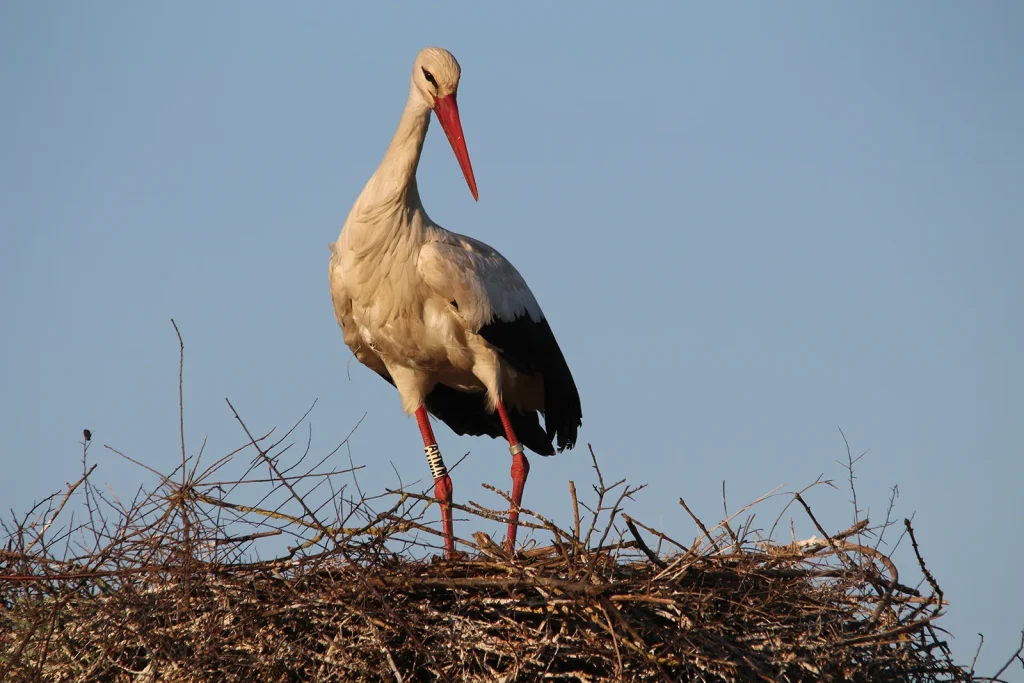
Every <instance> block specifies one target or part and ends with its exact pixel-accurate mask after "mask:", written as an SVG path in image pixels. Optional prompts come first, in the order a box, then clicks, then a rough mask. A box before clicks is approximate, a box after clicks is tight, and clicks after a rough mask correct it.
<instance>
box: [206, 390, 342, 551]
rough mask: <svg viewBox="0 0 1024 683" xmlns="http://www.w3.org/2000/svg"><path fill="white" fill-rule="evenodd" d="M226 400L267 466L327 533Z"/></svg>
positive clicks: (317, 525) (321, 529)
mask: <svg viewBox="0 0 1024 683" xmlns="http://www.w3.org/2000/svg"><path fill="white" fill-rule="evenodd" d="M224 400H225V401H227V404H228V407H229V408H231V412H232V413H233V414H234V416H235V419H236V420H238V424H240V425H242V429H243V430H245V435H246V436H248V437H249V441H250V442H251V443H252V445H253V447H254V448H255V449H256V452H257V453H259V455H260V457H261V458H263V460H264V462H266V463H267V466H268V467H270V470H271V471H272V472H273V473H274V476H276V477H277V478H278V479H279V480H280V481H281V483H282V484H284V486H285V488H287V489H288V492H289V493H290V494H291V495H292V498H294V499H295V501H296V502H297V503H298V504H299V505H301V506H302V509H303V511H304V512H305V513H306V514H307V515H308V516H309V518H310V519H312V520H313V523H314V524H315V525H316V527H315V528H316V529H318V530H319V531H320V532H321V533H325V531H324V530H325V528H326V527H324V525H323V524H321V523H320V520H319V519H317V517H316V514H314V513H313V511H312V510H310V509H309V506H308V505H306V501H305V500H303V498H302V496H300V495H299V494H298V493H296V492H295V489H294V488H293V487H292V485H291V484H290V483H289V482H288V480H286V479H283V478H282V477H281V472H279V471H278V469H277V466H276V465H275V464H274V461H273V460H272V459H271V458H270V456H268V455H267V453H266V452H265V451H264V450H263V449H262V448H260V447H259V446H258V445H257V444H256V440H255V439H253V437H252V434H250V433H249V428H248V427H246V426H245V422H243V421H242V418H241V417H240V416H239V415H238V411H237V410H235V407H234V406H233V405H231V401H230V400H229V399H227V398H225V399H224Z"/></svg>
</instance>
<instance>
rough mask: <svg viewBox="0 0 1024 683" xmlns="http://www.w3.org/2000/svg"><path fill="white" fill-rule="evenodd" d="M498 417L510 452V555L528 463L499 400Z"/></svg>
mask: <svg viewBox="0 0 1024 683" xmlns="http://www.w3.org/2000/svg"><path fill="white" fill-rule="evenodd" d="M498 416H499V417H501V424H502V426H503V427H504V428H505V438H507V439H508V449H509V451H511V452H512V506H511V507H510V508H509V511H508V536H507V537H506V539H505V552H507V553H508V554H509V555H511V554H513V553H514V552H515V549H516V531H517V530H518V528H519V508H520V506H522V504H523V489H524V488H525V487H526V475H528V474H529V473H530V462H529V461H528V460H527V459H526V456H525V455H524V454H523V444H521V443H519V439H518V438H517V437H516V433H515V432H514V431H512V421H511V420H510V419H509V417H508V412H507V411H506V410H505V404H504V403H502V402H501V400H499V401H498Z"/></svg>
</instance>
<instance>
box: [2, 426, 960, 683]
mask: <svg viewBox="0 0 1024 683" xmlns="http://www.w3.org/2000/svg"><path fill="white" fill-rule="evenodd" d="M232 410H234V409H233V408H232ZM235 416H236V417H237V413H236V415H235ZM239 423H241V419H239ZM243 427H244V424H243ZM293 429H294V428H293ZM245 432H246V434H247V437H246V444H245V445H244V447H243V448H240V449H239V450H238V451H235V452H232V453H230V454H228V455H226V456H224V457H223V458H221V459H219V460H216V461H215V462H213V463H212V464H209V465H207V466H205V467H201V466H200V460H201V458H199V457H198V456H197V457H194V458H186V457H185V451H184V448H183V449H182V464H181V466H180V467H179V468H178V470H177V471H176V472H173V473H171V474H170V475H166V476H164V475H161V476H160V479H159V484H158V485H157V486H155V487H154V489H153V490H152V491H145V490H140V491H139V493H138V494H137V495H136V496H135V498H134V500H132V501H131V502H130V503H122V502H121V501H119V500H118V499H116V498H113V497H112V494H109V493H107V492H105V491H103V490H101V489H100V488H98V487H96V486H94V485H93V484H92V482H91V479H90V476H91V474H92V472H93V470H94V468H95V465H92V466H91V467H90V466H89V464H88V448H89V443H88V437H89V434H88V433H87V434H86V441H85V442H83V446H84V449H83V470H84V473H83V476H82V478H81V479H80V480H79V481H78V482H76V483H73V484H69V485H68V487H67V489H66V490H64V491H61V492H60V493H58V494H55V495H54V496H52V497H51V498H49V499H47V500H46V501H44V502H43V503H41V504H40V506H37V508H36V509H34V510H32V511H30V512H29V513H27V514H25V515H23V516H21V517H19V518H16V519H15V520H13V523H7V524H5V527H6V531H7V542H6V550H3V551H0V602H2V612H0V679H2V680H5V681H28V680H48V681H125V682H128V681H132V682H146V683H148V682H154V683H155V682H156V681H174V682H185V681H211V680H216V681H225V682H228V683H230V682H233V681H240V682H245V683H251V682H252V681H399V682H402V681H432V680H441V681H513V680H517V681H533V680H549V679H550V680H566V681H598V680H629V681H647V680H651V681H683V680H685V681H753V680H764V681H839V680H843V681H911V680H913V681H968V680H975V679H974V678H973V677H972V672H971V671H970V670H969V669H965V668H962V667H959V666H957V665H956V664H954V663H953V661H952V659H951V657H950V653H949V650H948V648H947V646H946V643H945V642H944V641H943V640H942V639H941V637H940V634H941V630H940V629H939V628H938V627H937V626H936V620H937V619H938V618H939V617H940V610H941V609H942V607H943V605H944V602H943V599H942V593H941V590H940V589H939V587H938V585H937V584H936V583H935V582H934V580H933V579H932V578H931V575H930V574H929V573H928V572H927V569H926V568H925V567H924V564H923V561H921V560H920V555H918V560H919V562H920V568H921V569H922V570H923V571H924V575H925V576H926V577H927V582H923V583H922V585H921V586H919V587H917V588H915V587H911V586H906V585H903V584H902V583H900V580H899V576H898V573H897V568H896V566H895V565H894V564H893V562H892V561H891V560H890V559H889V558H888V557H887V556H886V555H885V554H883V552H881V551H880V550H879V549H878V547H879V545H878V534H879V532H880V531H884V529H885V528H886V527H888V526H889V520H887V521H886V522H885V523H883V524H882V525H880V526H879V527H874V528H872V527H870V526H869V524H868V522H867V521H866V520H860V521H858V522H857V523H856V524H854V525H853V526H852V527H850V528H848V529H845V530H843V531H839V532H837V533H832V534H829V533H826V532H825V530H824V529H822V528H821V526H820V525H819V524H818V522H817V520H815V518H814V515H813V513H812V511H811V508H810V507H809V506H808V505H807V503H806V500H805V498H804V496H803V495H801V493H794V494H789V495H791V500H790V503H791V504H792V505H799V506H800V507H802V508H803V511H802V512H800V514H802V515H803V514H806V515H807V517H808V519H809V520H811V521H812V522H813V524H814V525H815V527H816V528H817V530H818V533H817V534H815V536H814V537H813V538H811V539H808V540H805V541H795V540H792V539H791V540H790V542H788V543H780V542H775V541H773V540H771V533H770V532H768V533H762V532H760V531H758V530H755V529H753V528H752V524H751V520H752V516H749V515H748V517H747V521H746V523H744V524H740V523H739V522H737V519H739V516H740V515H743V514H745V513H747V511H748V510H749V509H750V506H748V507H747V508H744V509H743V510H741V511H740V512H738V513H737V514H735V515H732V516H730V517H729V519H726V520H723V521H722V522H720V523H719V524H718V525H716V526H713V527H711V528H708V527H707V526H706V525H705V524H704V523H703V522H702V521H701V520H700V519H698V518H697V517H696V516H692V513H691V516H692V517H693V520H694V522H695V524H696V528H698V529H699V530H700V533H699V535H698V536H697V538H696V539H694V540H693V542H692V543H691V542H688V543H681V542H679V541H676V540H674V539H673V538H670V537H668V536H667V535H665V534H664V533H661V532H659V531H656V530H654V529H652V528H650V527H648V526H646V525H644V524H642V523H641V522H640V521H638V520H635V519H633V518H631V517H629V516H628V515H627V514H625V512H624V511H623V506H624V504H626V502H627V501H628V500H629V499H630V498H631V496H633V495H634V494H635V493H636V491H637V490H638V489H635V488H629V487H628V486H627V485H626V483H625V482H615V483H606V482H605V481H604V479H603V477H602V475H601V472H600V469H599V468H598V467H597V460H596V459H594V469H595V472H596V479H597V481H596V483H595V485H594V486H593V493H592V494H591V493H589V492H588V495H587V497H586V498H587V499H586V500H584V499H583V498H577V495H576V490H575V486H574V485H573V484H571V483H570V493H569V497H570V498H571V504H572V509H573V510H574V518H573V521H572V525H571V528H562V527H560V526H558V525H556V524H554V523H552V522H551V521H550V520H548V519H547V518H545V517H544V516H543V515H542V514H539V513H537V512H534V511H530V510H525V509H524V510H523V511H522V518H521V519H522V521H521V526H523V527H526V528H529V529H531V530H532V536H533V537H534V538H539V539H542V541H541V542H540V543H538V544H536V545H534V546H533V547H531V548H529V549H526V550H524V551H522V552H519V553H517V554H516V555H514V556H509V555H506V554H505V552H504V551H503V550H502V548H501V547H500V546H498V545H497V544H495V543H494V542H493V541H492V540H491V538H490V537H489V536H488V535H487V534H486V533H483V532H477V533H476V534H474V535H473V539H472V540H470V539H463V540H461V541H460V547H461V548H463V549H465V552H464V553H462V554H461V555H459V556H458V557H456V558H452V559H444V558H443V557H441V556H440V554H439V553H438V552H437V549H438V547H439V546H440V534H439V533H438V531H437V530H436V524H433V523H432V520H431V519H428V518H427V516H426V515H425V513H426V511H427V510H428V509H429V508H430V507H431V503H432V500H431V498H430V496H429V495H425V494H424V493H420V492H417V491H415V490H412V488H411V487H403V488H402V489H400V490H393V491H388V492H386V493H384V494H382V495H380V496H377V497H373V498H371V497H368V496H364V495H361V494H358V493H357V494H355V495H349V492H350V491H351V490H352V488H353V487H352V486H351V485H350V484H351V483H355V484H358V482H357V481H356V482H352V481H349V484H346V485H342V484H341V482H340V481H339V478H341V477H348V478H349V480H351V478H353V477H354V476H355V473H354V471H353V470H352V469H350V470H345V471H323V466H324V463H325V462H327V461H328V459H329V457H330V455H332V454H333V453H330V454H328V455H327V456H325V457H324V458H323V459H321V460H319V462H318V463H317V464H315V465H313V466H311V467H310V466H306V467H305V468H304V469H303V471H301V472H297V469H298V468H299V467H300V466H302V463H305V462H307V460H309V458H308V456H309V447H308V446H307V450H306V454H305V455H303V456H301V457H300V458H299V459H298V463H296V464H294V465H292V466H291V468H289V469H285V470H282V469H281V468H280V466H279V463H281V462H283V461H284V460H285V458H284V457H283V454H284V451H286V450H287V449H288V446H286V445H282V444H283V442H284V441H285V440H286V439H285V438H282V439H280V440H277V441H276V442H274V443H270V439H269V437H270V435H269V434H268V435H267V436H264V437H261V438H256V437H253V436H251V434H250V433H249V430H248V429H246V430H245ZM291 433H292V432H291V431H290V432H289V434H291ZM285 436H286V437H287V436H288V435H285ZM108 448H109V447H108ZM111 450H113V449H111ZM115 452H116V451H115ZM245 455H248V457H252V455H255V460H254V461H253V465H252V466H249V467H248V469H247V470H246V471H245V474H244V475H243V476H242V477H240V478H236V479H233V480H231V481H214V479H216V476H217V473H218V472H222V471H225V468H226V467H227V466H228V465H229V464H230V463H232V462H236V461H238V460H239V459H241V460H243V461H244V460H245V459H246V458H245V457H243V456H245ZM591 455H592V454H591ZM124 457H125V458H127V459H129V460H132V459H131V458H129V457H128V456H124ZM132 462H135V461H134V460H132ZM257 468H259V469H257ZM147 469H148V468H147ZM264 469H265V470H266V471H267V472H268V473H269V476H265V477H261V476H258V474H257V473H261V472H262V471H264ZM332 482H334V483H332ZM356 488H358V487H357V486H356ZM492 490H494V491H497V490H496V489H492ZM257 491H258V493H257ZM498 493H501V492H498ZM502 495H504V494H502ZM776 495H782V494H776ZM275 496H277V497H278V498H277V499H275ZM72 499H75V500H76V504H78V508H79V511H78V512H77V513H75V514H72V515H71V516H70V517H71V518H70V520H69V521H67V522H61V520H62V519H63V518H64V517H65V516H68V514H67V513H65V512H64V510H65V506H66V505H67V503H68V501H69V500H72ZM242 500H250V501H254V500H255V504H243V503H242V502H240V501H242ZM760 502H761V501H755V502H754V503H752V504H751V505H757V504H759V503H760ZM679 503H680V504H681V506H682V508H684V509H685V510H686V512H687V513H689V512H690V511H689V508H688V507H687V506H686V503H685V502H684V501H683V500H680V501H679ZM327 505H333V507H327ZM72 507H74V506H72ZM787 507H789V506H787ZM800 507H793V508H792V509H794V510H796V511H800ZM454 508H455V510H456V513H455V514H456V518H457V519H459V520H460V521H459V524H458V528H460V529H472V528H481V526H487V525H490V526H492V527H493V525H494V523H495V522H501V521H502V520H504V519H505V513H504V512H502V511H497V510H490V509H487V508H485V507H482V506H480V505H476V504H473V503H470V504H468V505H455V506H454ZM435 513H436V504H435V506H434V509H433V510H432V511H431V515H433V514H435ZM327 517H329V518H330V520H331V521H327V519H326V518H327ZM780 517H781V515H780ZM773 528H774V527H773ZM905 528H906V531H905V532H904V533H906V534H908V535H909V536H910V538H911V539H912V540H913V530H912V528H911V526H910V523H909V522H906V525H905ZM523 533H526V532H521V535H522V534H523ZM819 534H820V535H819ZM867 539H873V543H874V544H873V545H870V544H869V543H871V541H869V540H867ZM282 540H284V541H287V543H286V544H282V543H281V541H282ZM275 543H276V544H277V546H274V545H273V544H275ZM261 544H264V545H262V546H261ZM266 544H270V546H269V547H276V548H277V549H278V552H277V553H276V555H275V556H273V558H272V559H260V557H259V555H261V554H262V552H261V548H263V549H265V548H266V547H268V546H267V545H266ZM282 545H283V546H284V547H281V546H282ZM914 548H915V551H916V548H917V544H916V541H914ZM925 583H926V585H925Z"/></svg>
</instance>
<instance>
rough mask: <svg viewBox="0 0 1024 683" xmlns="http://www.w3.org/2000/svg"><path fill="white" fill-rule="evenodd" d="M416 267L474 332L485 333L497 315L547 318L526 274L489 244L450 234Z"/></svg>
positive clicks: (427, 249)
mask: <svg viewBox="0 0 1024 683" xmlns="http://www.w3.org/2000/svg"><path fill="white" fill-rule="evenodd" d="M416 266H417V268H418V269H419V273H420V277H422V278H423V281H424V282H426V283H427V285H428V286H429V287H430V288H431V289H432V290H434V291H435V292H436V293H437V294H439V295H441V296H443V297H444V298H445V299H447V300H448V301H454V302H456V305H457V306H458V310H459V316H460V317H461V318H462V319H463V320H465V321H466V323H468V325H469V327H470V329H471V330H472V331H473V332H479V331H480V329H481V328H482V327H483V326H484V325H486V324H487V323H489V322H491V321H492V320H495V319H499V320H507V321H510V322H511V321H512V320H515V319H516V318H520V317H523V316H526V317H528V318H529V319H530V320H532V321H534V322H538V321H540V320H543V319H544V314H543V313H542V312H541V310H540V305H539V304H538V303H537V300H536V299H535V298H534V296H533V292H531V291H530V288H529V287H528V286H527V285H526V281H525V280H523V276H522V275H520V274H519V271H518V270H516V269H515V267H514V266H513V265H512V264H511V263H509V262H508V259H506V258H505V257H504V256H502V255H501V254H499V253H498V252H497V251H496V250H495V249H493V248H491V247H489V246H488V245H486V244H484V243H483V242H478V241H477V240H474V239H471V238H469V237H464V236H462V235H454V234H449V235H445V239H444V241H437V242H427V243H426V244H424V245H423V247H422V248H421V249H420V255H419V260H418V261H417V263H416Z"/></svg>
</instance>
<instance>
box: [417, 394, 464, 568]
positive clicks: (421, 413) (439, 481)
mask: <svg viewBox="0 0 1024 683" xmlns="http://www.w3.org/2000/svg"><path fill="white" fill-rule="evenodd" d="M416 423H417V424H419V427H420V434H421V435H422V436H423V450H424V452H425V453H426V454H427V463H429V464H430V474H431V475H432V476H433V477H434V498H436V499H437V502H438V504H440V506H441V524H442V526H443V527H444V550H445V553H446V554H447V555H448V557H452V556H453V555H454V554H455V534H454V533H453V530H452V478H451V477H449V476H448V470H447V469H446V468H445V466H444V460H443V459H442V458H441V449H439V448H438V447H437V439H435V438H434V430H433V429H431V428H430V417H429V416H428V415H427V408H426V406H420V407H419V408H418V409H417V410H416Z"/></svg>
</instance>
